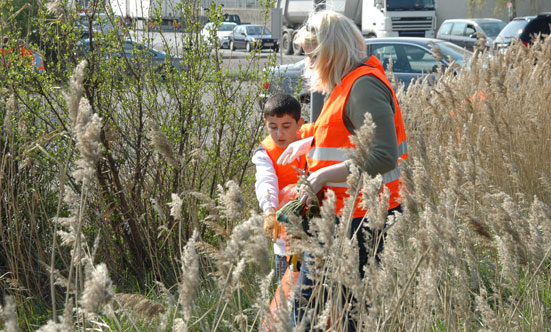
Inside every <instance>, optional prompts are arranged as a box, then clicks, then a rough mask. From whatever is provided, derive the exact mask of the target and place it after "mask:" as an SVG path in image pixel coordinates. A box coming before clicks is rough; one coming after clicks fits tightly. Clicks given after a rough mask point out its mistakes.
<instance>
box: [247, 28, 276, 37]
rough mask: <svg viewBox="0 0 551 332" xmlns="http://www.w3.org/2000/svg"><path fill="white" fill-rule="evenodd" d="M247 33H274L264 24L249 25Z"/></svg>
mask: <svg viewBox="0 0 551 332" xmlns="http://www.w3.org/2000/svg"><path fill="white" fill-rule="evenodd" d="M262 32H264V33H262ZM247 34H248V35H262V34H264V35H271V34H272V33H271V32H270V30H268V28H266V27H263V26H249V27H247Z"/></svg>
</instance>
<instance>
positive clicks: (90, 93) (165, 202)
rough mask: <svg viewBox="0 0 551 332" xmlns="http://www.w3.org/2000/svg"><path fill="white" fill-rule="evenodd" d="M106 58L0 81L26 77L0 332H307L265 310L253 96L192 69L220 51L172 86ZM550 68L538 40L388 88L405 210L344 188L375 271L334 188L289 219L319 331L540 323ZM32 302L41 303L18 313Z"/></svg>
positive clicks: (14, 106) (16, 113)
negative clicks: (401, 143)
mask: <svg viewBox="0 0 551 332" xmlns="http://www.w3.org/2000/svg"><path fill="white" fill-rule="evenodd" d="M190 10H191V9H190ZM190 29H192V26H190ZM190 32H191V33H192V32H193V31H190ZM113 38H115V39H114V40H111V41H109V40H104V41H102V40H101V39H100V41H99V45H100V47H101V45H103V44H102V43H107V42H109V43H116V42H117V40H116V37H114V36H113ZM98 52H100V53H98V54H97V55H98V56H96V55H91V56H90V57H88V58H87V59H86V60H85V61H81V62H77V61H74V63H73V66H72V68H71V69H72V71H71V73H72V74H71V80H70V81H69V83H68V84H63V85H62V86H61V87H62V88H61V89H57V88H54V87H53V85H54V84H53V83H52V82H55V80H54V77H51V76H47V75H48V74H46V76H39V75H37V74H36V73H34V72H32V71H30V70H29V69H28V68H26V67H24V66H20V67H19V68H16V67H17V66H14V67H10V68H9V69H7V68H2V75H4V76H3V77H4V78H5V80H4V81H5V82H17V81H16V80H15V78H16V77H29V78H32V79H34V81H32V80H31V79H29V80H28V82H27V81H25V83H24V84H17V85H15V86H8V85H6V84H5V85H3V88H4V89H3V95H2V98H1V101H0V102H1V105H2V108H1V109H2V113H1V115H2V117H1V118H2V119H3V120H2V135H1V136H0V150H1V151H2V158H1V159H0V162H1V169H2V172H1V173H0V174H1V177H0V194H1V197H2V203H1V206H0V217H1V218H2V222H1V223H0V227H2V228H1V229H0V236H2V252H3V255H2V256H1V258H0V263H1V265H0V268H1V269H2V270H1V271H0V272H1V273H0V284H1V285H2V289H3V293H5V294H11V295H14V296H13V297H10V296H5V297H4V301H3V302H2V306H1V311H0V318H2V320H0V324H2V326H3V329H4V331H10V332H11V331H17V330H18V326H19V327H20V328H21V329H39V330H41V331H75V330H79V331H80V330H87V329H98V330H116V331H123V330H132V331H168V330H173V331H188V330H190V331H256V330H259V329H261V326H263V328H266V329H269V330H272V331H291V330H293V331H302V330H303V328H304V325H302V324H300V322H298V324H297V326H296V327H295V328H293V327H292V326H291V325H292V322H291V321H290V313H289V312H290V303H287V302H285V303H283V305H282V306H281V307H280V311H279V313H278V318H279V319H273V317H272V316H271V315H270V314H269V312H268V305H269V301H270V298H271V297H272V296H273V288H274V281H273V272H272V271H271V266H270V265H271V264H270V261H271V252H270V251H269V245H268V243H267V240H266V239H265V238H264V237H263V235H262V217H261V216H259V215H258V214H257V213H256V212H255V211H254V210H252V209H251V207H252V206H255V205H256V204H255V202H254V198H253V196H252V195H251V194H250V193H248V192H247V190H251V187H250V185H249V184H248V182H247V179H249V178H250V167H249V164H248V160H249V158H250V153H251V151H252V150H253V149H254V147H255V146H256V144H257V143H256V142H257V141H258V136H259V134H260V133H259V128H260V123H257V122H255V121H253V120H251V119H256V117H254V113H253V109H254V108H253V100H252V97H254V96H255V92H256V90H251V91H248V93H245V94H240V91H243V90H242V89H240V87H242V86H243V85H241V83H240V84H238V87H239V88H238V89H235V87H236V86H235V85H232V84H229V82H228V81H227V80H226V79H227V76H226V75H225V74H224V72H222V71H217V70H214V71H212V72H204V71H203V70H207V69H206V68H219V66H218V67H217V66H216V62H214V64H212V66H211V63H202V65H198V64H196V63H195V62H196V61H199V60H200V59H203V60H204V61H207V59H212V58H210V57H206V56H201V55H204V54H205V53H201V52H202V51H201V49H200V48H198V49H196V50H195V51H194V52H198V53H196V54H195V56H196V57H195V58H193V57H192V58H193V59H191V58H190V60H189V61H191V63H190V66H191V68H193V70H190V71H188V72H185V73H182V74H178V73H176V74H175V73H165V75H167V76H166V77H168V79H167V80H166V82H168V83H164V82H165V81H163V80H161V75H160V73H155V72H152V71H149V70H147V69H145V67H138V68H142V69H143V72H140V71H138V72H134V73H132V72H131V73H130V75H129V76H127V73H125V74H124V75H123V74H122V73H121V69H122V68H120V67H119V66H121V64H120V63H119V64H117V63H114V62H112V61H106V62H104V61H100V59H101V57H99V56H100V55H101V48H99V49H98ZM203 52H204V51H203ZM549 59H551V39H550V38H547V40H546V41H545V42H538V43H536V44H535V45H533V46H531V47H528V48H527V47H524V46H522V45H520V44H516V45H513V46H512V47H511V48H510V49H509V50H508V51H507V52H506V53H505V54H494V55H491V56H490V55H489V54H486V53H477V55H476V56H475V58H473V59H472V60H471V66H470V68H465V69H463V70H461V71H460V72H459V73H457V74H456V73H455V71H453V70H451V69H449V70H447V71H445V72H443V73H441V74H439V75H438V77H437V80H436V81H435V82H434V81H432V80H430V79H427V80H424V81H420V82H417V83H416V84H413V85H412V86H410V88H409V89H408V90H407V91H403V90H400V89H399V90H398V98H399V101H400V105H401V107H402V113H403V115H404V118H405V122H406V127H407V134H408V149H409V158H408V160H407V161H404V162H402V163H401V164H400V165H401V169H402V180H403V183H404V189H403V202H402V205H403V208H404V210H403V213H402V214H398V215H397V216H396V217H393V218H390V219H387V217H386V208H385V205H384V204H385V201H386V196H384V195H383V197H382V199H378V195H377V193H378V191H379V188H380V182H381V179H380V177H377V178H370V177H369V176H367V175H366V174H363V173H362V172H361V171H360V170H359V169H358V168H353V172H352V174H351V175H350V177H349V179H348V182H349V186H350V189H349V190H350V192H351V193H352V194H353V196H354V195H356V194H358V193H359V192H362V193H363V197H365V198H366V199H365V201H363V202H362V204H363V205H364V206H366V207H367V208H368V214H367V222H366V224H367V225H369V227H371V228H372V229H375V230H381V231H383V232H384V233H385V234H386V235H385V249H384V251H383V252H382V253H381V254H380V263H376V260H375V256H374V254H372V256H371V260H370V263H369V264H368V266H367V267H366V269H365V277H364V278H361V277H360V274H359V271H358V269H357V263H356V262H357V261H358V257H357V243H356V241H355V239H349V237H348V232H349V228H350V219H349V218H346V217H345V218H342V220H341V222H340V223H339V224H338V225H336V224H335V223H334V214H333V208H332V205H333V204H334V196H333V195H331V194H328V195H327V198H326V201H325V202H324V205H323V208H322V211H321V216H320V217H319V218H315V219H313V220H312V221H311V224H310V227H311V234H312V235H311V236H308V235H306V234H305V233H304V232H303V231H302V229H301V227H300V222H299V221H298V220H293V223H292V225H291V226H290V227H289V233H290V234H291V236H293V238H295V240H294V241H292V248H293V250H295V251H296V252H298V253H301V252H308V253H310V254H311V255H312V256H313V260H312V267H311V268H312V276H313V279H314V282H315V286H314V293H315V296H314V298H313V301H312V302H311V303H310V306H309V310H307V315H306V317H307V319H308V320H309V321H310V322H311V326H312V327H314V328H316V329H325V328H328V329H330V330H332V331H347V322H346V320H354V321H355V322H356V323H357V324H358V325H359V330H362V331H402V330H408V331H411V330H414V331H427V330H433V331H459V330H462V331H471V330H476V331H484V330H487V331H532V330H537V331H541V330H549V329H550V325H549V321H550V315H551V312H550V309H549V308H551V296H550V294H551V293H550V292H551V287H550V284H549V283H550V273H549V255H550V251H551V245H550V243H551V241H550V240H551V239H550V237H551V204H550V202H551V185H550V184H551V179H550V175H549V174H550V173H549V171H548V170H549V169H550V166H551V158H549V157H548V155H547V154H548V152H549V148H548V147H549V143H551V130H550V129H549V128H548V126H549V125H550V124H551V115H550V112H549V105H550V104H551V103H550V101H551V100H550V98H551V82H550V80H549V78H550V77H551V65H550V60H549ZM75 60H76V59H75ZM208 61H210V60H208ZM91 68H93V70H92V69H91ZM251 68H252V67H251ZM142 69H140V70H142ZM59 70H61V69H59ZM257 70H258V68H257ZM21 72H23V73H25V75H27V76H21ZM226 74H227V73H226ZM17 75H19V76H17ZM207 77H208V78H209V79H208V80H205V78H207ZM213 78H214V79H213ZM123 83H124V84H123ZM238 83H239V82H238ZM211 84H212V85H211ZM243 84H245V83H243ZM259 85H260V83H259ZM227 87H230V88H228V90H226V88H227ZM35 88H36V89H35ZM209 89H212V91H213V93H214V98H213V99H212V101H213V102H212V103H211V102H205V101H203V99H202V93H203V92H204V91H207V90H209ZM253 89H254V86H253ZM59 90H63V91H65V92H66V93H65V94H61V93H60V91H59ZM37 91H38V92H37ZM37 96H39V97H37ZM159 100H162V101H163V103H159ZM371 131H372V126H371V125H370V121H369V120H366V124H365V125H364V127H363V128H362V130H361V133H360V134H359V135H358V137H357V138H355V139H357V140H360V141H361V143H362V144H361V145H362V146H363V147H365V148H366V149H368V147H369V140H370V137H371ZM358 145H360V144H358ZM366 149H358V150H356V151H355V152H354V155H353V159H354V160H362V159H364V158H365V157H366V156H365V154H366V151H367V150H366ZM351 208H352V200H349V201H348V202H347V203H346V206H345V210H346V211H349V210H350V209H351ZM346 215H347V214H346V213H345V216H346ZM376 240H377V239H376ZM375 242H377V241H375ZM372 251H373V252H374V250H372ZM129 280H133V281H135V282H136V283H135V284H134V283H133V282H129ZM31 295H32V296H31ZM296 296H298V295H296V294H295V295H293V297H296ZM40 305H47V306H48V307H49V308H50V310H51V311H50V312H47V313H45V312H42V313H41V314H42V315H45V316H43V317H42V318H41V319H35V318H36V317H29V316H32V315H33V312H34V311H33V310H34V309H36V308H37V307H39V306H40ZM263 322H264V323H263Z"/></svg>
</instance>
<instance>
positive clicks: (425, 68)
mask: <svg viewBox="0 0 551 332" xmlns="http://www.w3.org/2000/svg"><path fill="white" fill-rule="evenodd" d="M402 48H403V50H404V53H405V54H406V56H407V58H408V61H409V65H410V67H411V72H412V73H425V74H426V73H430V72H432V71H433V69H434V66H437V65H438V60H436V58H434V57H433V56H432V54H431V53H430V52H429V51H428V50H425V49H423V48H421V47H418V46H414V45H403V46H402Z"/></svg>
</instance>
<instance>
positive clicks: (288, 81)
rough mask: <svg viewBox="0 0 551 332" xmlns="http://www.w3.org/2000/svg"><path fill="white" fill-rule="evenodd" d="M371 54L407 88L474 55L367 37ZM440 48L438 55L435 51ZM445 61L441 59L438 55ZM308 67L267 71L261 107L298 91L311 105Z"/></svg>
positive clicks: (441, 44) (436, 43)
mask: <svg viewBox="0 0 551 332" xmlns="http://www.w3.org/2000/svg"><path fill="white" fill-rule="evenodd" d="M365 42H366V45H367V52H368V54H369V55H374V56H376V57H377V58H378V59H379V61H381V63H382V64H383V67H384V69H385V71H389V69H390V62H391V61H392V71H393V73H394V76H395V77H396V80H397V81H398V82H399V83H401V84H404V87H405V88H406V89H407V87H408V86H409V85H410V84H411V82H412V81H413V80H415V79H418V78H421V77H424V76H426V75H431V74H432V73H434V72H435V71H436V70H437V69H438V68H439V66H442V67H443V68H446V67H448V66H450V65H451V62H455V63H456V64H458V65H460V66H461V67H464V66H468V64H469V59H470V57H471V56H472V53H471V52H470V51H468V50H465V49H464V48H462V47H460V46H458V45H455V44H453V43H450V42H447V41H444V40H438V39H433V38H421V37H419V38H415V37H388V38H368V39H366V40H365ZM436 49H439V52H438V51H437V50H436ZM440 54H441V55H442V59H439V55H440ZM307 64H308V60H307V58H304V59H302V60H300V61H299V62H296V63H294V64H287V65H279V66H274V67H271V68H268V69H267V70H268V71H269V79H268V82H266V83H265V84H264V92H263V93H262V94H261V95H260V102H261V104H262V103H263V102H264V100H265V99H267V98H268V97H269V96H270V95H272V94H274V93H277V92H287V93H291V94H294V93H295V90H298V91H297V92H298V97H299V100H300V101H301V102H303V103H308V102H309V98H310V90H309V89H308V86H307V85H306V84H305V82H304V81H303V78H302V74H303V73H304V70H305V69H306V66H307Z"/></svg>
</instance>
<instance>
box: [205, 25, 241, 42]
mask: <svg viewBox="0 0 551 332" xmlns="http://www.w3.org/2000/svg"><path fill="white" fill-rule="evenodd" d="M236 26H237V24H236V23H233V22H222V23H219V24H216V23H214V22H208V23H207V24H205V26H204V27H203V30H201V36H202V37H203V40H204V41H205V42H206V43H207V44H208V45H209V46H213V45H212V41H213V39H212V38H211V36H216V37H217V39H218V45H220V47H221V48H230V34H231V33H232V31H233V29H234V28H235V27H236Z"/></svg>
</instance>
